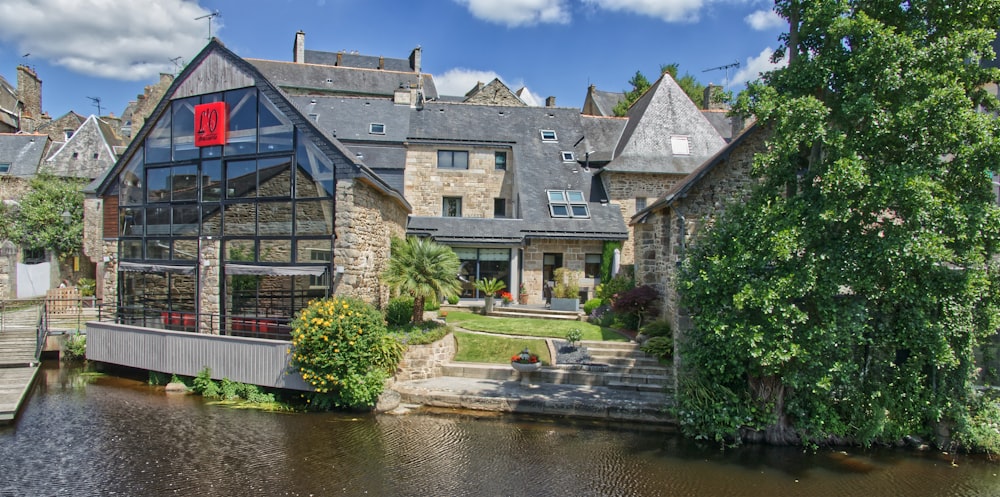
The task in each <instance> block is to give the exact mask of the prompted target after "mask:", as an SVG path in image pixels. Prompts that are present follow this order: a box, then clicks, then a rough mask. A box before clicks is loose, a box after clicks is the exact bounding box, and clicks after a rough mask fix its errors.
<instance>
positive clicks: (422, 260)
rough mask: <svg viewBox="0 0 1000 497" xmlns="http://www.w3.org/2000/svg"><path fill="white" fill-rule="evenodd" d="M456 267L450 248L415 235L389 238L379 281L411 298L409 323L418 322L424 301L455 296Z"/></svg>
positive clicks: (456, 286)
mask: <svg viewBox="0 0 1000 497" xmlns="http://www.w3.org/2000/svg"><path fill="white" fill-rule="evenodd" d="M460 265H461V263H460V262H459V260H458V256H457V255H455V252H454V251H452V250H451V247H448V246H446V245H441V244H439V243H436V242H434V241H433V240H428V239H424V238H417V237H415V236H411V237H407V238H406V239H405V240H404V239H401V238H393V239H392V242H391V256H390V259H389V265H388V266H387V267H386V269H385V271H384V272H383V273H382V278H383V280H384V281H385V283H386V284H388V285H389V286H390V287H392V288H393V289H395V290H398V291H399V292H400V293H403V294H406V295H410V296H412V297H413V322H414V323H421V322H423V320H424V302H425V301H426V300H427V299H428V298H447V297H451V296H453V295H458V292H459V290H460V289H461V282H460V281H459V280H458V270H459V267H460Z"/></svg>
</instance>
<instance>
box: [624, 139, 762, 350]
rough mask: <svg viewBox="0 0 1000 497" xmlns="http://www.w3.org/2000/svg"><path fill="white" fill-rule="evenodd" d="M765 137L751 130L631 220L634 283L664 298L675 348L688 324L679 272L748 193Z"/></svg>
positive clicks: (662, 308) (663, 312)
mask: <svg viewBox="0 0 1000 497" xmlns="http://www.w3.org/2000/svg"><path fill="white" fill-rule="evenodd" d="M766 138H767V133H766V131H765V130H764V129H763V128H761V127H760V126H757V125H753V126H751V127H749V128H747V129H746V130H745V131H743V132H742V133H741V134H739V135H737V136H736V138H735V139H733V141H732V142H731V143H729V144H728V145H726V147H725V148H723V149H722V150H721V151H719V152H718V153H717V154H715V156H713V157H712V158H711V159H710V160H708V161H706V162H705V163H704V164H702V165H701V166H700V167H698V168H697V169H696V170H695V171H693V172H692V173H691V174H690V175H688V176H687V177H686V178H684V179H683V180H682V181H679V182H678V183H677V184H675V185H674V187H673V188H671V190H670V191H669V192H667V194H666V195H664V196H662V197H660V198H659V199H658V200H656V201H655V202H652V203H650V205H649V206H647V207H646V208H645V209H643V210H640V211H639V212H638V213H637V214H636V215H635V216H633V217H632V218H631V222H630V225H631V226H632V228H633V230H634V233H635V235H634V238H633V244H634V247H635V277H636V284H638V285H650V286H652V287H653V288H655V289H656V290H657V291H658V292H659V294H660V295H661V296H662V299H661V302H660V309H659V314H660V316H661V317H662V318H663V319H666V320H667V321H668V322H669V323H670V325H671V329H672V330H674V338H675V340H674V344H675V348H676V347H677V344H679V342H680V338H681V337H682V336H683V334H684V331H685V330H686V329H689V328H690V322H689V320H688V319H687V318H686V313H685V312H684V310H683V309H682V308H681V307H680V305H679V296H678V292H677V285H676V283H677V270H678V268H679V267H680V264H681V262H682V261H683V260H684V257H685V255H686V253H687V251H688V249H689V248H690V247H691V245H692V244H693V243H696V242H697V238H698V236H699V235H700V234H701V232H702V231H703V230H705V229H706V228H708V227H709V226H710V225H711V224H712V222H713V221H714V220H715V218H716V217H717V216H718V215H719V214H720V213H722V212H723V211H724V210H725V208H726V206H727V205H731V204H732V203H733V202H740V201H742V199H744V198H746V196H747V195H748V194H749V191H750V188H751V187H752V185H753V181H754V180H753V178H752V176H751V167H752V165H753V158H754V156H755V155H756V154H758V153H761V152H763V151H764V150H765V148H766V142H765V141H766ZM674 357H679V356H678V355H677V354H675V355H674Z"/></svg>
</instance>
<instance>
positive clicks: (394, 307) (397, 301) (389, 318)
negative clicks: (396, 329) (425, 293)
mask: <svg viewBox="0 0 1000 497" xmlns="http://www.w3.org/2000/svg"><path fill="white" fill-rule="evenodd" d="M428 302H429V300H428ZM412 318H413V297H409V296H400V297H395V298H393V299H390V300H389V305H387V306H385V320H386V322H387V323H389V326H403V325H405V324H407V323H409V322H410V319H412Z"/></svg>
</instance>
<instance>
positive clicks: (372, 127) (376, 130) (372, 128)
mask: <svg viewBox="0 0 1000 497" xmlns="http://www.w3.org/2000/svg"><path fill="white" fill-rule="evenodd" d="M368 133H370V134H373V135H384V134H385V124H382V123H371V124H369V125H368Z"/></svg>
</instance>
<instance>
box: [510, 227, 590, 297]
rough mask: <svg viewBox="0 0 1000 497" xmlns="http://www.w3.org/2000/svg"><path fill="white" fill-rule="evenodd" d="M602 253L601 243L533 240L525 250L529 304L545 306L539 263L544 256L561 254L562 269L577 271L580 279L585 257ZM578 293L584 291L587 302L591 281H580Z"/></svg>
mask: <svg viewBox="0 0 1000 497" xmlns="http://www.w3.org/2000/svg"><path fill="white" fill-rule="evenodd" d="M603 249H604V242H602V241H601V240H532V242H531V244H530V245H528V246H527V247H525V248H524V264H523V268H524V272H523V274H524V286H525V289H526V290H527V291H528V304H541V303H543V302H544V297H543V293H542V289H543V285H544V284H545V281H543V280H542V277H543V275H542V262H543V257H544V255H545V254H546V253H558V254H562V257H563V264H562V265H563V267H565V268H567V269H569V270H571V271H578V272H579V273H580V274H581V275H583V269H584V262H585V260H586V256H587V254H597V255H600V254H601V251H602V250H603ZM579 283H580V290H584V289H586V290H587V292H588V293H587V294H588V297H589V298H593V296H594V287H595V286H596V285H595V283H594V279H593V278H581V279H580V281H579Z"/></svg>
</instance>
